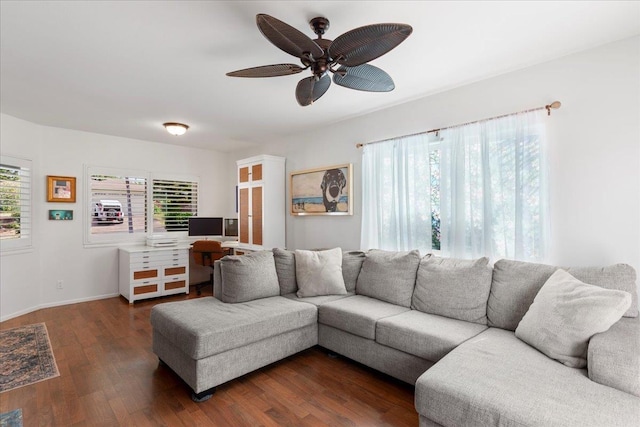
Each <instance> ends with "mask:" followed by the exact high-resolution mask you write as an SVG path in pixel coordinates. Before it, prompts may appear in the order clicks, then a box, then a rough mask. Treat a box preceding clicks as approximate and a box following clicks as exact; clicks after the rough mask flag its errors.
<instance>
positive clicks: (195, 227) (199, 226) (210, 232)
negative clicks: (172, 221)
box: [189, 216, 223, 236]
mask: <svg viewBox="0 0 640 427" xmlns="http://www.w3.org/2000/svg"><path fill="white" fill-rule="evenodd" d="M222 231H223V230H222V218H219V217H201V216H194V217H191V218H189V236H222Z"/></svg>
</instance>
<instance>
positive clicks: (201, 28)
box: [0, 0, 640, 151]
mask: <svg viewBox="0 0 640 427" xmlns="http://www.w3.org/2000/svg"><path fill="white" fill-rule="evenodd" d="M258 13H267V14H269V15H272V16H274V17H276V18H278V19H280V20H282V21H284V22H286V23H288V24H290V25H292V26H294V27H296V28H297V29H299V30H300V31H302V32H304V33H305V34H308V35H309V36H310V37H311V38H315V35H314V34H313V32H312V31H311V29H310V28H309V26H308V21H309V20H310V19H311V18H313V17H315V16H325V17H327V18H328V19H329V20H330V21H331V27H330V29H329V30H328V32H327V33H326V34H325V38H328V39H335V38H336V37H337V36H338V35H340V34H342V33H344V32H346V31H348V30H351V29H353V28H356V27H359V26H362V25H367V24H373V23H382V22H400V23H406V24H409V25H411V26H412V27H413V30H414V31H413V34H412V35H411V36H410V37H409V38H408V39H407V40H406V41H405V42H404V43H402V44H401V45H400V46H398V47H397V48H396V49H394V50H393V51H391V52H389V53H388V54H386V55H384V56H383V57H381V58H378V59H376V60H374V61H372V64H373V65H376V66H378V67H380V68H382V69H383V70H385V71H386V72H387V73H389V74H390V75H391V77H392V78H393V79H394V81H395V84H396V89H395V90H394V91H393V92H390V93H368V92H360V91H354V90H350V89H346V88H343V87H340V86H337V85H335V84H334V85H332V87H331V88H330V89H329V91H328V92H327V93H326V94H325V95H324V96H323V97H322V99H320V100H318V101H317V102H316V103H315V104H313V105H311V106H309V107H300V106H298V104H297V102H296V100H295V96H294V91H295V87H296V84H297V82H298V80H300V79H301V78H303V77H306V76H307V75H306V73H307V72H306V71H305V72H303V73H301V74H298V75H292V76H286V77H274V78H267V79H242V78H232V77H227V76H225V73H226V72H228V71H233V70H237V69H241V68H247V67H253V66H258V65H267V64H278V63H299V61H298V60H297V59H296V58H294V57H292V56H290V55H288V54H287V53H285V52H282V51H280V50H279V49H278V48H276V47H275V46H274V45H272V44H271V43H270V42H269V41H268V40H267V39H265V38H264V37H263V36H262V35H261V34H260V32H259V31H258V29H257V27H256V25H255V15H256V14H258ZM0 20H1V21H0V49H1V50H0V101H1V104H0V108H1V111H2V112H3V113H6V114H9V115H13V116H16V117H20V118H23V119H26V120H29V121H32V122H36V123H40V124H43V125H50V126H57V127H63V128H70V129H78V130H84V131H90V132H97V133H102V134H108V135H116V136H123V137H130V138H136V139H142V140H149V141H157V142H165V143H175V144H180V145H189V146H193V147H203V148H211V149H215V150H222V151H232V150H237V149H242V148H246V147H248V146H250V145H252V144H260V143H263V142H265V141H276V140H277V139H278V138H279V137H282V136H285V135H289V134H293V133H297V132H300V131H303V130H310V129H316V128H322V127H326V126H330V125H331V124H332V123H336V122H338V121H341V120H344V119H348V118H350V117H355V116H359V115H362V114H365V113H367V112H371V111H374V110H378V109H382V108H385V107H388V106H391V105H396V104H399V103H404V102H407V101H409V100H412V99H416V98H419V97H423V96H425V95H429V94H432V93H435V92H440V91H443V90H446V89H450V88H453V87H456V86H460V85H463V84H467V83H470V82H473V81H477V80H481V79H484V78H487V77H491V76H494V75H498V74H501V73H505V72H508V71H511V70H515V69H518V68H523V67H526V66H530V65H533V64H536V63H540V62H544V61H547V60H550V59H553V58H557V57H559V56H563V55H566V54H569V53H572V52H576V51H579V50H583V49H588V48H591V47H594V46H597V45H601V44H605V43H609V42H612V41H615V40H620V39H623V38H627V37H631V36H634V35H638V34H640V2H637V1H628V2H617V1H602V2H600V1H572V2H569V1H531V2H525V1H518V2H514V1H509V2H494V1H491V2H490V1H469V2H452V1H369V2H367V1H313V2H311V1H296V2H294V1H209V2H207V1H50V2H43V1H5V0H2V1H1V2H0ZM167 121H179V122H183V123H187V124H189V125H190V126H191V128H190V130H189V132H187V134H186V135H184V136H181V137H173V136H171V135H169V134H167V133H166V132H165V131H164V129H163V128H162V126H161V124H162V123H163V122H167Z"/></svg>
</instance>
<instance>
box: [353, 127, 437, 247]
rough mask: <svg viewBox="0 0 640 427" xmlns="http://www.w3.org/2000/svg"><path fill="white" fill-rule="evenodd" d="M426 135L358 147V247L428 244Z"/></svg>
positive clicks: (422, 245) (427, 149)
mask: <svg viewBox="0 0 640 427" xmlns="http://www.w3.org/2000/svg"><path fill="white" fill-rule="evenodd" d="M426 138H427V136H426V135H417V136H409V137H403V138H398V139H394V140H390V141H385V142H381V143H377V144H370V145H366V146H364V147H363V150H364V153H363V159H362V179H363V193H362V206H363V207H362V233H361V236H362V237H361V247H362V248H363V249H370V248H378V249H386V250H411V249H420V251H421V252H422V253H426V252H427V251H429V250H430V249H431V207H430V199H429V144H427V143H426Z"/></svg>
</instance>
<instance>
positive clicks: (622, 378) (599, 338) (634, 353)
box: [587, 317, 640, 397]
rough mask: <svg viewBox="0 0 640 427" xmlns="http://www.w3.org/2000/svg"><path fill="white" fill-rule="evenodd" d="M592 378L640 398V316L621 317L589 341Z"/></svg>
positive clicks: (589, 366)
mask: <svg viewBox="0 0 640 427" xmlns="http://www.w3.org/2000/svg"><path fill="white" fill-rule="evenodd" d="M587 364H588V372H589V378H591V379H592V380H593V381H595V382H598V383H600V384H604V385H608V386H609V387H614V388H617V389H618V390H622V391H626V392H627V393H631V394H633V395H634V396H638V397H640V318H638V317H636V318H635V319H630V318H622V319H620V320H619V321H618V322H617V323H616V324H614V325H613V326H612V327H611V328H609V330H608V331H606V332H603V333H601V334H596V335H594V336H593V337H591V339H590V340H589V348H588V351H587Z"/></svg>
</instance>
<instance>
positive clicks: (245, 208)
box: [238, 188, 249, 244]
mask: <svg viewBox="0 0 640 427" xmlns="http://www.w3.org/2000/svg"><path fill="white" fill-rule="evenodd" d="M239 193H240V197H239V198H240V200H239V205H240V206H239V207H238V210H239V215H240V224H239V226H240V236H238V240H239V241H240V243H247V244H248V243H249V189H248V188H241V189H240V190H239Z"/></svg>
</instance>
